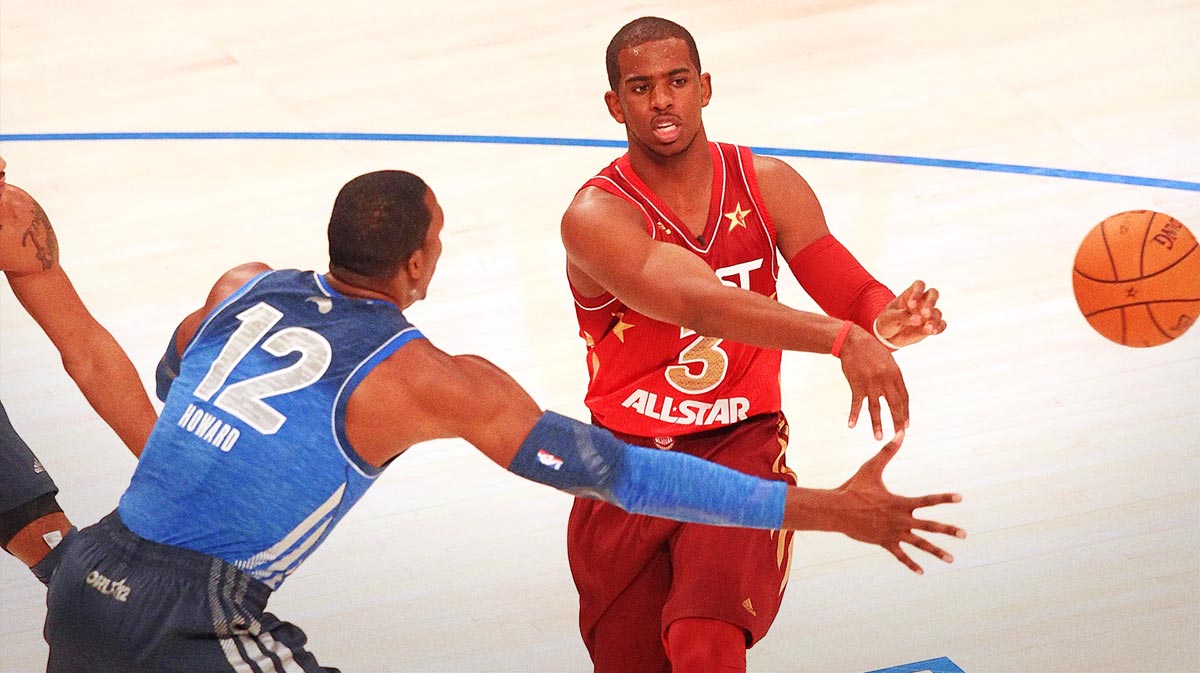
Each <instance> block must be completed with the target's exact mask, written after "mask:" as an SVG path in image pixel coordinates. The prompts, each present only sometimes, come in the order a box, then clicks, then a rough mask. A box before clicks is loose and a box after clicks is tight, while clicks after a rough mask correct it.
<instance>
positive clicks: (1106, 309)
mask: <svg viewBox="0 0 1200 673" xmlns="http://www.w3.org/2000/svg"><path fill="white" fill-rule="evenodd" d="M1073 280H1074V286H1075V302H1076V303H1077V304H1078V305H1079V311H1080V312H1081V313H1083V317H1084V318H1086V319H1087V321H1088V323H1089V324H1090V325H1091V326H1092V327H1093V328H1094V329H1095V330H1096V331H1097V332H1099V333H1100V334H1101V335H1103V336H1105V337H1107V338H1108V339H1110V340H1112V341H1115V342H1117V343H1119V344H1121V345H1124V346H1134V347H1138V348H1144V347H1148V346H1158V345H1160V344H1164V343H1167V342H1168V341H1171V340H1173V339H1175V338H1177V337H1179V336H1180V335H1181V334H1183V333H1184V332H1186V331H1187V329H1188V328H1189V327H1191V326H1192V323H1194V322H1196V317H1197V315H1200V251H1197V250H1196V237H1195V236H1193V235H1192V232H1190V231H1188V228H1187V227H1185V226H1183V224H1181V223H1180V222H1179V221H1178V220H1176V219H1175V218H1173V217H1171V216H1170V215H1166V214H1163V213H1158V212H1155V211H1153V210H1131V211H1128V212H1124V213H1117V214H1116V215H1113V216H1112V217H1109V218H1107V219H1105V220H1104V221H1103V222H1101V223H1100V224H1097V225H1096V226H1095V227H1093V228H1092V230H1091V231H1090V232H1088V235H1087V236H1085V237H1084V239H1083V242H1082V243H1081V244H1080V245H1079V251H1078V252H1077V253H1075V272H1074V274H1073Z"/></svg>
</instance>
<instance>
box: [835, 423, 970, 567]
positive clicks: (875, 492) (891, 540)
mask: <svg viewBox="0 0 1200 673" xmlns="http://www.w3.org/2000/svg"><path fill="white" fill-rule="evenodd" d="M903 441H904V432H903V431H901V432H899V433H897V434H896V437H895V438H894V439H893V440H892V441H890V442H888V443H887V444H886V445H885V446H884V447H883V449H882V450H880V452H879V453H877V454H875V455H874V456H873V457H872V458H871V459H870V460H868V461H867V462H866V463H863V465H862V467H860V468H859V469H858V472H856V473H855V474H854V476H853V477H850V479H849V480H848V481H847V482H846V483H844V484H842V485H841V486H839V487H838V488H837V489H835V490H834V492H835V493H836V494H837V496H838V500H839V504H840V505H841V507H839V509H842V510H843V514H844V517H840V518H842V523H843V524H844V525H839V526H838V527H837V530H839V531H840V532H842V533H845V534H846V535H848V536H850V537H852V538H854V539H855V540H858V541H860V542H866V543H868V544H877V545H879V546H880V547H883V548H884V549H886V550H888V552H890V553H891V554H892V556H895V557H896V560H898V561H900V562H901V563H903V564H904V565H906V566H908V567H909V569H911V570H912V571H913V572H915V573H917V574H918V575H920V574H922V573H924V570H922V568H921V566H920V565H918V564H917V563H916V562H915V561H913V559H912V558H911V557H910V556H909V555H908V554H907V553H906V552H905V550H904V549H902V548H901V547H900V543H901V542H903V543H905V544H908V545H911V546H913V547H916V548H917V549H920V550H921V551H924V552H926V553H928V554H932V555H933V556H936V557H938V558H939V559H941V560H943V561H945V562H946V563H951V562H953V561H954V557H953V556H951V555H950V554H949V553H947V552H946V551H945V550H944V549H942V548H941V547H938V546H937V545H935V544H933V543H931V542H929V541H928V540H926V539H925V538H923V537H920V536H919V535H917V534H916V533H915V532H914V531H917V530H921V531H928V532H931V533H941V534H943V535H953V536H954V537H957V538H965V537H966V536H967V534H966V532H965V531H963V529H961V528H958V527H957V526H952V525H950V524H945V523H940V522H937V521H928V520H925V519H918V518H916V517H914V516H913V511H914V510H917V509H920V508H922V507H932V506H933V505H944V504H948V503H956V502H962V496H961V495H959V494H957V493H939V494H936V495H924V496H919V497H915V498H909V497H905V496H900V495H896V494H894V493H891V492H889V491H888V489H887V486H886V485H885V484H884V483H883V469H884V468H885V467H887V464H888V462H889V461H891V459H892V457H894V456H895V455H896V452H897V451H899V450H900V444H901V443H902V442H903Z"/></svg>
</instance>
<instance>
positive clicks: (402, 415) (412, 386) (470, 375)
mask: <svg viewBox="0 0 1200 673" xmlns="http://www.w3.org/2000/svg"><path fill="white" fill-rule="evenodd" d="M346 423H347V434H348V435H349V438H350V442H351V444H352V445H353V447H354V449H355V450H356V451H357V452H358V453H359V455H361V456H363V458H365V459H366V460H367V461H368V462H370V463H371V464H373V465H376V466H381V465H383V464H384V463H386V462H387V461H388V460H391V459H392V458H393V457H395V456H396V455H398V454H400V453H402V452H403V451H404V450H405V449H407V448H408V447H409V446H411V445H412V444H415V443H417V442H420V441H425V440H428V439H435V438H444V437H462V438H464V439H466V440H467V441H468V442H470V443H471V444H473V445H474V446H475V447H476V448H478V449H479V450H480V451H481V452H482V453H483V454H484V455H486V456H487V457H488V458H490V459H491V460H493V461H494V462H495V463H496V464H498V465H500V466H501V467H504V468H506V469H508V470H510V471H512V472H514V473H516V474H518V475H520V476H523V477H525V478H527V479H531V480H533V481H537V482H539V483H543V484H547V485H550V486H553V487H555V488H558V489H560V490H563V491H566V492H568V493H572V494H575V495H579V496H584V497H595V498H600V499H603V500H606V501H608V502H611V503H613V504H615V505H618V506H620V507H622V508H624V509H626V510H627V511H630V512H636V513H639V514H648V515H653V516H661V517H669V518H673V519H678V520H681V521H694V522H701V523H710V524H717V525H727V526H728V525H736V526H749V527H757V528H780V527H783V528H788V529H796V530H824V531H834V532H841V533H844V534H846V535H849V536H850V537H853V538H854V539H856V540H860V541H862V542H867V543H871V544H877V545H880V546H882V547H884V548H885V549H887V550H888V551H889V552H891V553H892V554H893V555H894V556H896V558H897V559H898V560H900V561H901V562H903V563H904V564H905V565H907V566H909V567H910V568H911V569H913V570H914V571H916V572H920V571H921V569H920V566H919V565H918V564H916V563H915V562H914V561H913V560H912V559H911V558H910V557H909V556H908V554H907V553H906V552H905V551H904V550H902V549H901V547H900V543H901V542H903V543H906V544H909V545H912V546H915V547H917V548H918V549H921V550H923V551H925V552H927V553H930V554H933V555H935V556H937V557H939V558H941V559H942V560H945V561H947V562H949V561H950V560H952V559H951V557H950V555H949V554H947V553H946V552H945V551H944V550H942V549H941V548H939V547H937V546H936V545H933V544H932V543H930V542H929V541H927V540H926V539H924V538H923V537H921V536H919V535H917V534H916V533H915V532H914V529H915V530H923V531H929V532H935V533H941V534H946V535H956V536H959V537H962V536H963V535H964V533H963V532H962V531H961V530H960V529H958V528H957V527H955V526H951V525H947V524H942V523H937V522H933V521H925V520H918V519H916V518H914V517H913V510H914V509H917V508H921V507H928V506H931V505H937V504H943V503H950V502H957V501H958V500H959V497H958V496H957V495H955V494H949V493H945V494H938V495H930V496H923V497H920V498H906V497H902V496H897V495H894V494H892V493H890V492H888V490H887V488H886V487H885V486H884V484H883V481H882V472H883V468H884V466H886V464H887V462H888V461H889V460H890V459H891V457H892V456H894V455H895V453H896V450H897V449H898V448H899V440H896V441H893V442H892V443H890V444H889V445H888V446H887V447H885V448H884V449H883V451H881V452H880V454H878V455H877V456H876V457H874V458H872V459H871V460H870V461H868V462H867V464H865V465H864V466H863V468H862V469H860V470H859V473H858V474H856V475H855V476H854V477H852V478H851V479H850V480H849V481H847V482H846V483H845V484H843V485H842V486H841V487H840V488H838V489H832V490H826V489H811V488H797V487H793V486H787V485H786V484H784V483H783V482H777V481H767V480H764V479H759V478H756V477H750V476H748V475H745V474H741V473H738V472H735V471H733V470H730V469H729V468H726V467H722V466H720V465H716V464H714V463H710V462H708V461H705V460H701V459H699V458H695V457H693V456H689V455H686V454H680V453H676V452H670V451H656V450H652V449H644V448H641V447H636V446H630V445H628V444H624V443H623V442H620V441H619V440H617V439H616V438H615V437H613V436H612V435H611V434H609V433H608V432H607V431H605V430H603V429H601V428H597V427H595V426H590V425H586V424H583V423H579V422H577V421H573V420H571V419H569V418H566V417H563V416H558V415H557V414H553V413H550V412H546V413H545V414H543V413H542V411H541V409H540V408H539V407H538V406H537V404H536V403H535V402H534V401H533V399H532V398H530V397H529V395H528V394H527V393H526V392H525V391H524V390H523V389H522V388H521V387H520V385H518V384H517V382H516V381H514V380H513V379H512V378H511V377H510V376H509V375H508V374H506V373H504V372H503V371H501V370H500V369H499V368H497V367H496V366H494V365H492V364H491V363H489V362H487V361H486V360H483V359H482V358H478V357H475V356H471V355H460V356H450V355H447V354H446V353H443V352H442V351H440V350H438V349H437V348H436V347H434V346H433V345H432V344H430V343H429V342H428V341H426V340H424V339H419V340H415V341H412V342H410V343H408V344H406V345H405V346H403V347H402V348H400V350H399V351H397V352H396V353H394V354H393V355H392V356H391V357H390V358H388V359H387V360H385V361H384V362H383V363H382V364H380V365H379V366H378V367H377V368H376V369H375V371H373V372H372V373H371V374H369V375H368V376H367V378H366V379H364V381H363V382H362V384H361V385H360V386H359V388H358V389H357V390H356V391H355V392H354V394H353V395H352V396H351V398H350V402H349V405H348V408H347V415H346ZM540 449H545V450H546V452H548V453H550V454H552V455H550V456H546V457H545V458H546V460H543V456H542V455H541V454H542V453H543V452H542V451H540Z"/></svg>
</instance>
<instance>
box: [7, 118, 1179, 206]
mask: <svg viewBox="0 0 1200 673" xmlns="http://www.w3.org/2000/svg"><path fill="white" fill-rule="evenodd" d="M66 140H357V141H372V142H431V143H475V144H487V145H543V146H546V145H549V146H560V147H612V148H624V147H625V146H626V143H625V141H624V140H599V139H592V138H547V137H538V136H484V135H456V134H436V133H337V132H329V133H321V132H304V131H296V132H290V131H148V132H103V133H5V134H0V141H8V142H51V141H66ZM751 149H752V150H754V151H755V152H757V153H759V154H769V155H773V156H781V157H800V158H805V159H834V160H837V161H863V162H872V163H883V164H905V165H909V166H932V167H935V168H957V169H962V170H970V171H990V172H993V173H1015V174H1018V175H1034V176H1041V177H1051V178H1065V179H1070V180H1087V181H1091V182H1112V183H1117V184H1122V185H1135V186H1139V187H1158V188H1161V189H1179V190H1184V191H1189V192H1200V182H1186V181H1183V180H1165V179H1162V178H1148V177H1141V176H1137V175H1120V174H1116V173H1096V172H1093V171H1073V170H1066V169H1061V168H1046V167H1042V166H1022V165H1020V164H998V163H990V162H982V161H960V160H957V159H935V158H931V157H911V156H905V155H898V154H868V153H861V152H830V151H824V150H800V149H789V148H783V147H752V148H751Z"/></svg>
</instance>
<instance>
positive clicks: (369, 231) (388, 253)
mask: <svg viewBox="0 0 1200 673" xmlns="http://www.w3.org/2000/svg"><path fill="white" fill-rule="evenodd" d="M427 191H429V187H428V186H426V184H425V181H424V180H422V179H421V178H419V177H417V176H415V175H413V174H412V173H407V172H405V171H375V172H374V173H366V174H364V175H360V176H358V177H357V178H354V179H353V180H351V181H350V182H347V183H346V184H345V186H344V187H342V190H341V191H340V192H338V195H337V200H335V201H334V203H333V214H332V215H330V217H329V265H330V266H331V267H341V268H343V269H346V270H347V271H352V272H354V273H357V274H359V275H362V276H368V277H371V278H391V277H392V276H393V275H395V273H396V271H397V270H398V269H399V268H400V266H401V265H402V264H404V263H405V262H407V261H408V258H409V257H411V256H412V254H413V253H414V252H416V251H417V250H420V249H421V247H423V246H424V245H425V237H426V236H427V235H428V233H429V224H430V219H431V213H430V212H429V207H428V206H426V205H425V193H426V192H427Z"/></svg>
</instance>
